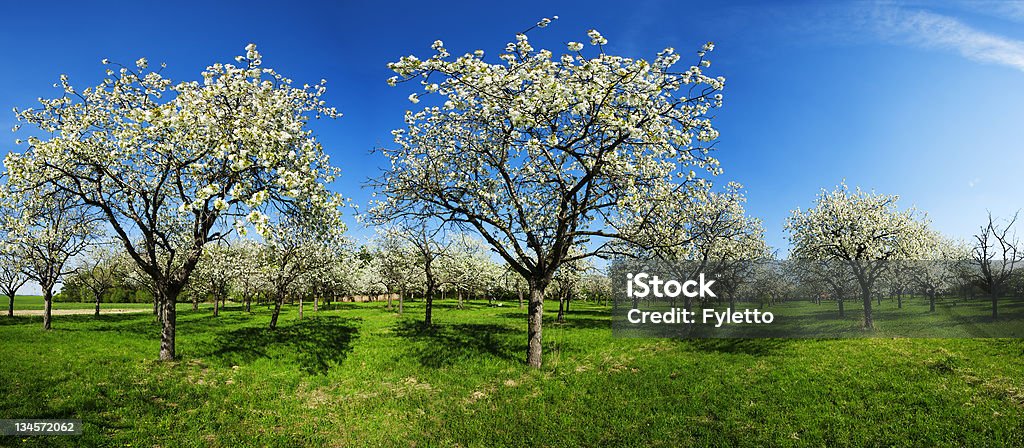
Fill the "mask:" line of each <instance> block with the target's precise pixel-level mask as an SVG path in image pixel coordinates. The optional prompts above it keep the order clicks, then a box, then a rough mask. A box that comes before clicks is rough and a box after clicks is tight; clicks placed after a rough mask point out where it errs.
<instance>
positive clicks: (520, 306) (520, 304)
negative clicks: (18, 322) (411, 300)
mask: <svg viewBox="0 0 1024 448" xmlns="http://www.w3.org/2000/svg"><path fill="white" fill-rule="evenodd" d="M516 292H517V293H518V294H519V309H523V290H522V289H518V288H517V289H516ZM12 300H13V299H12ZM12 303H13V302H12ZM11 306H14V305H11Z"/></svg>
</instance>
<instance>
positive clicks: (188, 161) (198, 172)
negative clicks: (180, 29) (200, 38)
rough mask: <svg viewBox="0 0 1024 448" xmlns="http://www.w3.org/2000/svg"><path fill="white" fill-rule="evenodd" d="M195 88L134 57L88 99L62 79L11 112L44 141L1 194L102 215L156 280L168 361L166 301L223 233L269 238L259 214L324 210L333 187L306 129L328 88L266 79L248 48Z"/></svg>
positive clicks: (12, 169) (22, 160) (169, 310)
mask: <svg viewBox="0 0 1024 448" xmlns="http://www.w3.org/2000/svg"><path fill="white" fill-rule="evenodd" d="M236 62H237V64H238V65H234V64H222V63H217V64H213V65H211V66H209V67H208V68H207V69H206V70H205V71H203V72H202V80H201V81H188V82H180V83H177V84H175V83H173V82H172V81H171V80H170V79H168V78H165V77H164V76H162V75H161V70H159V69H157V70H150V68H149V62H148V61H147V60H146V59H145V58H143V59H139V60H138V61H136V62H135V64H134V65H133V66H118V65H117V64H112V63H110V61H107V60H104V61H103V63H104V64H108V65H109V66H110V67H113V68H110V69H108V70H107V71H106V74H107V76H106V78H105V79H103V81H102V82H101V83H100V84H99V85H96V86H94V87H89V88H85V89H77V88H75V87H73V86H72V85H71V83H70V81H69V80H68V77H67V76H64V75H62V76H61V77H60V83H59V84H57V86H58V87H59V88H60V89H61V91H62V94H61V95H60V96H59V97H57V98H53V99H40V106H39V107H38V108H32V109H26V110H23V111H20V112H17V111H16V112H17V115H18V119H19V120H20V121H22V122H27V123H29V124H31V125H34V126H36V127H37V128H38V129H39V130H40V131H41V132H42V133H43V134H44V135H45V137H29V138H28V139H27V142H28V149H27V150H26V151H24V152H21V153H17V152H12V153H11V154H9V155H8V156H7V158H6V160H5V165H6V168H7V174H8V176H9V181H8V182H9V184H10V185H11V186H12V187H13V188H14V189H16V190H22V191H28V190H32V189H35V188H39V187H40V186H47V187H48V188H52V189H54V190H56V191H60V192H63V193H65V194H67V195H69V196H70V197H72V198H74V200H75V201H76V203H77V204H80V205H83V206H86V207H89V208H91V209H92V210H94V211H96V212H97V213H99V214H101V215H102V216H103V217H104V218H105V221H106V224H107V225H108V226H109V227H110V229H111V231H112V232H113V233H114V235H116V237H117V238H118V239H119V240H120V242H121V243H122V244H123V245H124V247H125V250H126V252H127V253H128V255H129V256H130V258H131V259H132V260H133V261H134V262H135V264H137V265H138V267H139V268H140V270H141V271H143V272H144V273H145V275H146V276H147V277H149V278H150V279H151V280H152V283H153V289H154V292H155V293H156V296H157V299H156V300H157V305H158V308H159V312H160V315H161V319H160V320H161V322H162V331H161V338H160V340H161V343H160V359H164V360H168V359H173V358H174V356H175V330H176V320H175V316H176V315H175V302H176V300H177V298H178V295H179V293H180V292H181V291H182V288H184V287H185V285H186V283H187V282H188V279H189V276H190V274H191V273H192V271H193V270H194V269H195V267H196V264H197V263H198V262H199V259H200V257H201V255H202V252H203V246H205V245H206V244H207V243H209V242H211V241H215V240H219V239H221V238H223V237H224V236H225V235H227V234H228V233H230V232H231V231H232V229H233V228H234V229H238V230H239V231H244V230H245V229H248V228H255V230H257V231H258V232H260V233H265V232H267V230H268V228H269V227H268V226H269V224H270V222H269V221H270V220H269V218H268V215H267V211H268V209H270V208H274V209H277V208H279V207H280V206H281V205H282V204H288V203H291V202H293V201H296V200H304V201H310V202H311V203H312V204H315V205H316V206H318V207H323V208H331V207H334V206H336V204H337V203H338V202H339V198H338V197H337V195H335V194H333V193H330V192H328V191H327V189H326V188H325V183H326V182H330V181H331V180H332V179H333V178H334V176H335V175H336V170H335V169H334V168H331V167H330V165H329V164H328V160H327V156H326V155H325V154H324V152H323V149H322V148H321V146H320V144H319V142H318V141H317V140H316V138H315V137H314V136H313V134H312V132H311V131H310V130H309V129H307V122H308V121H309V119H311V118H314V117H315V118H320V117H321V116H327V117H335V116H337V112H336V111H335V110H334V109H333V108H329V107H326V106H325V105H324V102H323V101H322V100H321V96H322V95H323V93H324V91H325V87H324V85H323V82H321V83H320V84H318V85H316V86H308V85H306V86H303V87H301V88H300V87H295V86H293V85H292V81H291V80H290V79H288V78H286V77H284V76H282V75H280V74H278V73H277V72H275V71H274V70H272V69H269V68H263V67H262V62H263V59H262V56H261V55H260V54H259V52H257V51H256V46H255V45H251V44H250V45H249V46H247V47H246V53H245V55H243V56H238V57H237V58H236Z"/></svg>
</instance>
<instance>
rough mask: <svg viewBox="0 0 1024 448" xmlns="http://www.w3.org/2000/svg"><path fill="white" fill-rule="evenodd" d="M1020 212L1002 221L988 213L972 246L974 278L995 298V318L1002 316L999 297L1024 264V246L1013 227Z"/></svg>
mask: <svg viewBox="0 0 1024 448" xmlns="http://www.w3.org/2000/svg"><path fill="white" fill-rule="evenodd" d="M1019 214H1020V213H1019V212H1018V213H1014V214H1013V217H1012V218H1010V219H1009V220H1006V221H1005V222H1000V220H998V219H995V218H993V217H992V214H991V213H989V215H988V223H987V224H986V225H984V226H981V230H980V231H979V232H978V233H977V234H976V235H974V247H973V248H972V249H971V261H972V264H973V266H974V268H975V274H974V279H975V282H976V283H977V284H978V286H980V287H981V289H982V290H983V291H985V292H986V293H987V294H988V295H989V298H990V299H991V300H992V319H997V318H998V317H999V296H1000V295H1002V294H1003V293H1004V291H1005V290H1006V288H1007V286H1008V284H1009V281H1010V279H1011V278H1012V276H1013V272H1014V270H1015V269H1017V268H1018V267H1020V266H1024V247H1022V246H1021V245H1020V241H1019V240H1018V239H1017V235H1016V233H1015V231H1014V229H1013V226H1014V224H1016V223H1017V216H1018V215H1019Z"/></svg>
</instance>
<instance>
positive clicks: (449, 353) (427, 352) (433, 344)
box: [393, 320, 518, 368]
mask: <svg viewBox="0 0 1024 448" xmlns="http://www.w3.org/2000/svg"><path fill="white" fill-rule="evenodd" d="M393 331H394V333H395V334H396V335H397V336H398V337H400V338H404V339H407V340H409V341H410V342H412V344H410V349H409V350H410V351H411V352H412V354H413V356H415V357H416V359H417V360H418V361H419V363H420V365H422V366H424V367H432V368H438V367H445V366H450V365H453V364H455V363H458V362H460V361H464V360H470V359H473V358H479V357H481V356H491V357H496V358H500V359H504V360H516V359H518V358H517V357H515V356H513V355H512V353H513V351H514V350H513V346H512V344H511V343H510V341H509V340H508V339H509V338H508V335H510V334H512V332H513V331H512V330H511V329H509V328H507V327H504V326H501V325H495V324H474V323H469V324H438V325H433V326H431V327H424V326H423V322H420V321H416V320H403V321H401V322H399V323H398V324H396V325H395V327H393Z"/></svg>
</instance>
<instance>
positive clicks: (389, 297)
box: [386, 289, 391, 311]
mask: <svg viewBox="0 0 1024 448" xmlns="http://www.w3.org/2000/svg"><path fill="white" fill-rule="evenodd" d="M386 294H387V295H388V311H391V289H388V291H387V293H386Z"/></svg>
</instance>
